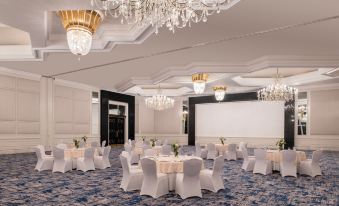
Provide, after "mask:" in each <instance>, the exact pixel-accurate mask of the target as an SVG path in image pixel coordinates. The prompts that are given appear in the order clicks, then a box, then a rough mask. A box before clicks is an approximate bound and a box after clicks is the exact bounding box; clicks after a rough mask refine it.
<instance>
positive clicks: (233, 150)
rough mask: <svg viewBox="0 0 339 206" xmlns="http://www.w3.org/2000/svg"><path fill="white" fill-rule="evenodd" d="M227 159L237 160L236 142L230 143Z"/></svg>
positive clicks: (226, 154)
mask: <svg viewBox="0 0 339 206" xmlns="http://www.w3.org/2000/svg"><path fill="white" fill-rule="evenodd" d="M225 159H227V160H237V145H236V144H229V145H228V147H227V152H226V153H225Z"/></svg>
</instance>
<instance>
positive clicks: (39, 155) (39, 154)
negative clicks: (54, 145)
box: [34, 145, 43, 160]
mask: <svg viewBox="0 0 339 206" xmlns="http://www.w3.org/2000/svg"><path fill="white" fill-rule="evenodd" d="M42 147H43V146H42V145H37V146H35V148H34V151H35V154H36V157H37V158H38V160H41V159H42V157H43V153H42V150H43V149H42Z"/></svg>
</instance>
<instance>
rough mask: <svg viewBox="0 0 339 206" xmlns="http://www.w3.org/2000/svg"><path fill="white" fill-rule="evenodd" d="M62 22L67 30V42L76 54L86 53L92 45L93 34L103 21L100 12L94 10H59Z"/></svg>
mask: <svg viewBox="0 0 339 206" xmlns="http://www.w3.org/2000/svg"><path fill="white" fill-rule="evenodd" d="M58 15H59V16H60V18H61V21H62V24H63V26H64V28H65V29H66V31H67V42H68V47H69V49H70V50H71V52H72V53H73V54H75V55H82V56H83V55H86V54H88V53H89V51H90V50H91V47H92V38H93V34H94V33H95V31H96V30H97V28H98V26H99V25H100V23H101V21H102V16H101V15H100V12H98V11H94V10H63V11H59V12H58Z"/></svg>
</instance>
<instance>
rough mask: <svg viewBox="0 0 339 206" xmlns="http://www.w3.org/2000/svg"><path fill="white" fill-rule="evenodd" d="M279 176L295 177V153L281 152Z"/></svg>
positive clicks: (289, 151) (291, 151) (290, 151)
mask: <svg viewBox="0 0 339 206" xmlns="http://www.w3.org/2000/svg"><path fill="white" fill-rule="evenodd" d="M280 174H281V176H282V177H285V176H293V177H297V152H296V151H294V150H283V151H281V160H280Z"/></svg>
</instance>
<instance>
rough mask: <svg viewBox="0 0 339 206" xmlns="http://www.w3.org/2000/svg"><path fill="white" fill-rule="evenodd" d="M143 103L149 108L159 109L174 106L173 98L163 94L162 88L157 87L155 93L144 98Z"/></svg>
mask: <svg viewBox="0 0 339 206" xmlns="http://www.w3.org/2000/svg"><path fill="white" fill-rule="evenodd" d="M145 104H146V107H148V108H150V109H154V110H158V111H161V110H165V109H170V108H172V107H174V99H173V98H170V97H167V96H166V95H163V94H162V90H161V89H160V88H159V89H158V93H157V94H155V95H153V96H152V97H147V98H145Z"/></svg>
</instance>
